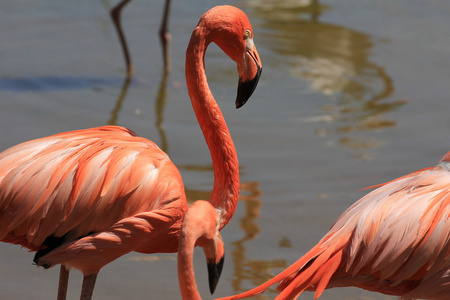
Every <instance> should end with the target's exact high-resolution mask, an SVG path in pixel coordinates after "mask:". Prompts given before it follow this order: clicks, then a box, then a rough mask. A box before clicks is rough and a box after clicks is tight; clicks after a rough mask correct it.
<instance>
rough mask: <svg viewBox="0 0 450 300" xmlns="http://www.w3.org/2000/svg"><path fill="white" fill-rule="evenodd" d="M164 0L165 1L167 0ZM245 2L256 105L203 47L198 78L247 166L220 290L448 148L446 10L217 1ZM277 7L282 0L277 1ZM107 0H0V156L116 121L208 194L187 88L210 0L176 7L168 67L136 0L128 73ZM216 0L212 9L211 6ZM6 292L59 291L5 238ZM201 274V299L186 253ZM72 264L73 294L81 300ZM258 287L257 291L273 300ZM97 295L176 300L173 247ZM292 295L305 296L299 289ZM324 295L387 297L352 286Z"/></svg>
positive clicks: (286, 260) (267, 268) (48, 294)
mask: <svg viewBox="0 0 450 300" xmlns="http://www.w3.org/2000/svg"><path fill="white" fill-rule="evenodd" d="M161 2H162V1H161ZM226 3H228V4H232V5H235V6H238V7H240V8H241V9H243V10H244V11H245V12H246V13H247V14H248V16H249V18H250V20H251V22H252V24H253V29H254V35H255V44H256V46H257V48H258V51H259V54H260V56H261V59H262V62H263V74H262V77H261V80H260V84H259V86H258V88H257V90H256V91H255V93H254V95H253V96H252V98H251V99H250V101H249V102H248V103H247V104H246V105H245V107H243V108H242V109H240V110H235V109H234V98H235V93H236V82H237V74H236V67H235V64H234V63H232V62H231V61H229V59H228V58H227V57H226V56H224V55H223V54H222V52H221V51H220V50H219V49H218V47H216V46H212V47H210V49H209V51H208V53H207V57H206V64H207V74H208V79H209V83H210V86H211V89H212V91H213V93H214V95H215V97H216V99H217V100H218V102H219V104H220V106H221V108H222V110H223V113H224V115H225V118H226V120H227V123H228V125H229V128H230V131H231V134H232V137H233V139H234V142H235V144H236V148H237V151H238V155H239V160H240V163H241V181H242V184H243V191H242V201H241V202H240V203H239V205H238V207H237V211H236V214H235V216H234V218H233V219H232V221H231V222H230V224H229V225H227V227H226V228H225V229H224V230H223V231H222V234H223V237H224V240H225V242H226V245H225V246H226V251H227V255H226V256H227V257H226V263H225V267H224V271H223V275H222V278H221V281H220V283H219V285H218V288H217V291H216V294H215V296H225V295H229V294H233V293H237V292H240V291H244V290H247V289H249V288H251V287H254V286H255V285H257V284H260V283H262V282H263V281H265V280H267V279H268V278H270V276H273V275H275V274H277V273H278V272H279V271H281V270H282V269H283V268H284V267H286V266H288V265H289V264H291V263H293V262H294V261H295V260H296V259H297V258H299V257H300V256H301V255H302V254H304V253H305V252H306V251H308V250H309V249H310V248H311V247H312V246H313V245H314V244H315V243H316V242H317V241H318V240H319V239H320V238H321V237H322V236H323V235H324V234H325V233H326V231H327V230H328V228H329V227H330V226H331V225H332V223H333V222H334V220H335V219H336V218H337V217H338V216H339V215H340V214H341V213H342V212H343V211H344V210H345V209H346V208H347V207H348V206H350V205H351V204H352V203H353V202H354V201H356V200H357V199H359V198H360V197H361V196H362V195H364V194H365V192H364V191H361V189H362V188H364V187H366V186H371V185H374V184H377V183H381V182H384V181H388V180H391V179H394V178H396V177H398V176H401V175H404V174H406V173H409V172H411V171H414V170H417V169H420V168H423V167H428V166H433V165H435V164H436V162H437V161H438V160H439V159H440V158H441V157H442V156H443V155H444V154H445V153H446V152H447V151H448V150H449V149H450V140H449V131H448V128H449V125H450V121H449V120H448V95H449V94H450V85H449V84H448V78H449V77H450V35H449V34H448V28H450V20H449V18H448V15H449V13H450V4H448V2H447V1H445V0H436V1H431V2H423V1H406V0H401V1H396V2H394V3H393V2H391V1H387V0H386V1H384V0H381V1H375V2H370V1H355V0H347V1H345V0H344V1H327V2H325V1H320V2H318V1H314V2H312V3H308V2H307V1H268V0H266V1H256V0H252V1H250V0H249V1H226ZM274 3H276V4H274ZM114 4H115V2H113V1H106V0H105V1H87V0H84V1H64V2H57V1H49V0H40V1H29V0H22V1H3V2H2V4H1V5H0V7H1V9H0V28H1V29H2V30H1V31H0V45H1V46H0V62H1V66H2V67H1V69H0V105H1V109H0V128H2V130H1V135H0V149H1V150H3V149H6V148H8V147H10V146H13V145H15V144H17V143H19V142H22V141H26V140H29V139H33V138H38V137H42V136H46V135H50V134H53V133H57V132H61V131H67V130H73V129H80V128H89V127H94V126H100V125H104V124H118V125H122V126H126V127H128V128H131V129H132V130H134V131H136V132H137V133H139V134H140V135H142V136H144V137H148V138H150V139H152V140H153V141H155V142H156V143H158V144H159V145H161V147H162V148H164V149H165V150H166V151H167V152H168V153H169V154H170V156H171V158H172V160H173V161H174V162H175V163H176V164H177V165H178V166H179V167H180V170H181V172H182V175H183V178H184V181H185V184H186V188H187V190H188V196H189V198H190V199H198V198H207V197H208V192H209V190H210V189H211V187H212V178H211V176H212V171H211V163H210V157H209V153H208V151H207V148H206V145H205V143H204V140H203V137H202V135H201V132H200V130H199V128H198V125H197V122H196V120H195V117H194V114H193V111H192V108H191V107H190V101H189V99H188V96H187V92H186V86H185V82H184V55H185V49H186V46H187V43H188V40H189V37H190V34H191V31H192V29H193V28H194V26H195V25H196V23H197V22H198V19H199V17H200V16H201V14H203V13H204V12H205V11H206V10H207V9H208V8H210V7H212V6H213V5H217V4H219V3H218V2H211V1H201V0H197V1H189V3H187V1H173V5H172V10H171V16H170V26H169V28H170V31H171V34H172V43H171V49H170V54H171V59H172V63H173V65H172V72H171V73H170V74H169V76H168V77H166V78H164V76H163V72H162V60H161V50H160V45H159V40H158V36H157V30H158V27H159V21H160V15H161V12H162V3H148V2H146V1H133V2H132V3H130V5H128V7H127V8H126V9H125V11H124V14H123V17H124V21H123V23H124V27H125V31H126V35H127V38H128V42H129V47H130V51H131V55H132V59H133V61H134V65H135V70H136V75H135V77H134V78H133V80H132V82H131V83H130V85H129V86H128V88H127V89H123V83H124V70H125V69H124V64H123V61H122V56H121V55H122V54H121V50H120V47H119V44H118V41H117V37H116V33H115V32H114V29H113V27H112V25H111V21H110V19H109V16H108V11H109V9H110V8H111V7H112V6H113V5H114ZM220 4H222V2H221V3H220ZM0 257H1V262H2V264H1V267H0V271H1V272H0V273H1V274H3V275H2V276H1V280H0V299H27V298H28V299H53V298H55V295H56V288H57V278H58V268H53V269H51V270H43V269H41V268H39V269H38V268H36V267H34V266H33V265H32V257H33V254H32V253H28V252H27V251H26V250H25V249H20V248H19V247H17V246H13V245H9V244H0ZM195 259H196V270H197V281H198V284H199V288H200V290H201V293H202V295H203V297H204V299H211V298H212V297H211V296H209V295H208V289H207V283H206V268H205V267H204V258H203V254H202V253H201V251H197V252H196V257H195ZM80 284H81V275H80V273H79V272H77V271H74V272H72V274H71V281H70V284H69V299H77V298H78V297H79V288H80ZM274 296H275V293H273V291H268V292H267V293H266V296H265V297H262V298H260V299H273V298H274ZM94 298H95V299H123V298H129V299H179V298H180V296H179V291H178V281H177V277H176V256H175V255H174V254H166V255H160V254H157V255H138V254H135V253H131V254H129V255H126V256H124V257H122V258H120V259H118V260H117V261H115V262H113V263H111V264H109V265H108V266H106V267H105V268H103V269H102V271H101V272H100V275H99V278H98V281H97V286H96V289H95V293H94ZM301 299H312V294H311V293H305V295H304V296H302V297H301ZM321 299H394V298H393V297H388V296H384V295H380V294H375V293H370V292H367V291H363V290H359V289H351V288H346V289H332V290H327V291H326V292H325V293H324V294H323V296H322V298H321Z"/></svg>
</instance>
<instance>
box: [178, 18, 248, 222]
mask: <svg viewBox="0 0 450 300" xmlns="http://www.w3.org/2000/svg"><path fill="white" fill-rule="evenodd" d="M209 25H210V23H209V22H203V23H201V24H199V25H198V26H197V27H196V28H195V30H194V32H193V33H192V36H191V40H190V43H189V45H188V48H187V50H186V83H187V88H188V92H189V96H190V98H191V102H192V106H193V109H194V111H195V115H196V117H197V120H198V122H199V125H200V128H201V129H202V132H203V135H204V137H205V140H206V143H207V144H208V148H209V151H210V153H211V159H212V165H213V169H214V187H213V190H212V194H211V197H210V203H211V204H212V205H213V206H214V207H215V208H216V209H218V211H219V213H220V229H222V228H223V227H224V226H225V225H226V224H227V223H228V221H229V220H230V219H231V217H232V216H233V214H234V211H235V209H236V205H237V201H238V197H239V162H238V158H237V154H236V149H235V147H234V144H233V140H232V139H231V136H230V132H229V130H228V127H227V124H226V123H225V120H224V118H223V115H222V112H221V110H220V108H219V106H218V105H217V103H216V101H215V100H214V97H213V95H212V93H211V90H210V89H209V86H208V82H207V79H206V74H205V64H204V57H205V51H206V48H207V47H208V45H209V43H211V42H216V40H215V39H218V38H220V35H219V36H216V35H215V34H214V32H215V30H212V28H210V27H208V26H209ZM215 25H216V26H215V27H218V23H215Z"/></svg>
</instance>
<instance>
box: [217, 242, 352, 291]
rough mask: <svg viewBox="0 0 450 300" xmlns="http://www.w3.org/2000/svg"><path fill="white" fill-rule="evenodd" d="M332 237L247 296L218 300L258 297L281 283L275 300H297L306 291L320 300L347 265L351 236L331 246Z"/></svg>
mask: <svg viewBox="0 0 450 300" xmlns="http://www.w3.org/2000/svg"><path fill="white" fill-rule="evenodd" d="M331 237H333V234H330V235H328V236H327V237H326V238H324V239H323V240H322V241H321V242H319V243H318V244H317V245H316V246H315V247H314V248H312V249H311V250H310V251H309V252H308V253H306V254H305V255H304V256H303V257H301V258H300V259H299V260H297V261H296V262H295V263H293V264H292V265H291V266H289V267H288V268H287V269H286V270H284V271H283V272H281V273H280V274H278V275H276V276H275V277H273V278H272V279H270V280H269V281H267V282H265V283H263V284H261V285H259V286H257V287H255V288H253V289H251V290H249V291H246V292H244V293H241V294H238V295H234V296H229V297H225V298H220V299H217V300H232V299H243V298H248V297H253V296H258V295H260V294H262V293H263V292H264V291H265V290H266V289H268V288H269V287H270V286H271V285H273V284H276V283H278V286H277V290H278V292H279V293H280V294H279V295H278V296H277V297H276V298H275V299H276V300H277V299H278V300H281V299H283V300H284V299H286V300H291V299H296V298H297V297H298V296H299V295H300V294H301V293H302V292H304V291H305V290H315V291H316V293H315V296H314V299H317V298H319V297H320V295H321V294H322V293H323V291H324V290H325V289H326V288H327V286H328V284H329V282H330V280H331V278H332V276H333V275H334V274H335V273H336V271H337V270H338V268H339V266H340V265H341V264H342V263H345V262H343V259H344V253H343V249H344V248H345V245H347V244H348V242H349V241H350V239H351V234H348V235H345V236H343V237H340V238H339V239H338V240H337V241H336V240H334V242H333V243H329V242H328V241H329V239H330V238H331Z"/></svg>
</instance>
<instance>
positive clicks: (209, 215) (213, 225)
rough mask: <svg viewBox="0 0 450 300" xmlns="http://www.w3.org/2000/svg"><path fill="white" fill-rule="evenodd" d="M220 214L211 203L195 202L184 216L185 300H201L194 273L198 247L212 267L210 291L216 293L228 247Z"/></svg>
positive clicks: (181, 269) (181, 276) (181, 261)
mask: <svg viewBox="0 0 450 300" xmlns="http://www.w3.org/2000/svg"><path fill="white" fill-rule="evenodd" d="M219 224H220V218H219V214H218V213H217V211H216V210H215V208H214V207H213V206H212V205H211V203H209V202H207V201H204V200H197V201H195V202H194V203H193V204H192V205H191V206H190V207H189V209H188V211H187V212H186V214H185V215H184V219H183V222H182V223H181V233H180V243H179V246H178V282H179V284H180V290H181V297H182V299H183V300H201V299H202V298H201V296H200V294H199V292H198V289H197V284H196V282H195V274H194V264H193V255H194V247H195V246H200V247H202V248H203V251H204V253H205V256H206V261H207V264H208V279H209V290H210V292H211V294H213V293H214V290H215V289H216V285H217V283H218V281H219V277H220V274H221V272H222V267H223V259H224V253H225V250H224V246H223V241H222V237H221V236H220V233H219Z"/></svg>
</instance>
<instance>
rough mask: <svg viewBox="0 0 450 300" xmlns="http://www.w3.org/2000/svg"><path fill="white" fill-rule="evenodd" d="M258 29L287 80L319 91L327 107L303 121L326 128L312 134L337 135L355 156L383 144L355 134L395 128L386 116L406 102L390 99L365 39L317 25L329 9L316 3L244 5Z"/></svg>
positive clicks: (387, 85) (391, 86)
mask: <svg viewBox="0 0 450 300" xmlns="http://www.w3.org/2000/svg"><path fill="white" fill-rule="evenodd" d="M247 3H248V5H249V6H250V7H252V9H253V10H254V15H255V16H257V17H259V18H260V19H261V23H260V25H259V26H260V27H261V28H262V29H264V32H265V34H264V36H263V39H262V42H263V43H265V46H267V47H268V48H270V49H271V50H272V51H274V52H275V53H276V54H278V56H279V57H281V58H282V59H285V60H287V61H286V62H285V63H286V64H287V65H289V72H290V74H291V75H292V76H293V77H297V78H300V79H302V80H304V81H306V82H308V85H309V87H310V89H311V90H312V91H313V92H320V93H322V94H323V95H325V96H326V97H327V98H328V99H329V103H328V104H326V105H323V106H322V107H321V108H320V109H321V110H322V112H323V114H321V115H319V116H314V117H310V118H308V119H307V121H313V122H320V123H323V124H326V126H323V127H322V128H321V129H319V130H317V132H316V133H317V135H318V136H330V135H332V136H336V135H337V136H338V144H340V145H341V146H343V147H347V148H350V149H353V150H358V151H361V152H360V157H361V158H363V159H370V156H368V154H367V153H366V152H364V150H365V149H370V148H375V147H378V146H380V145H381V144H383V141H377V140H374V139H370V138H367V137H364V136H361V134H359V135H358V132H361V131H367V130H379V129H387V128H390V127H393V126H395V125H396V121H395V120H390V119H388V118H387V117H386V114H387V113H388V112H390V111H393V110H395V109H397V108H398V107H399V106H402V105H404V104H405V103H406V101H405V100H392V99H389V97H390V96H391V95H392V93H393V91H394V84H393V81H392V78H391V77H390V76H389V74H388V73H387V72H386V70H385V69H384V68H383V67H382V66H379V65H377V64H376V63H374V62H372V61H371V60H370V51H371V49H372V47H373V42H372V41H371V38H370V36H369V35H367V34H365V33H362V32H359V31H356V30H353V29H350V28H346V27H344V26H341V25H338V24H330V23H325V22H321V21H319V19H320V17H321V16H322V15H323V14H324V13H325V12H326V11H328V10H330V9H332V8H331V7H330V6H325V5H321V4H320V3H319V1H248V2H247Z"/></svg>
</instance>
